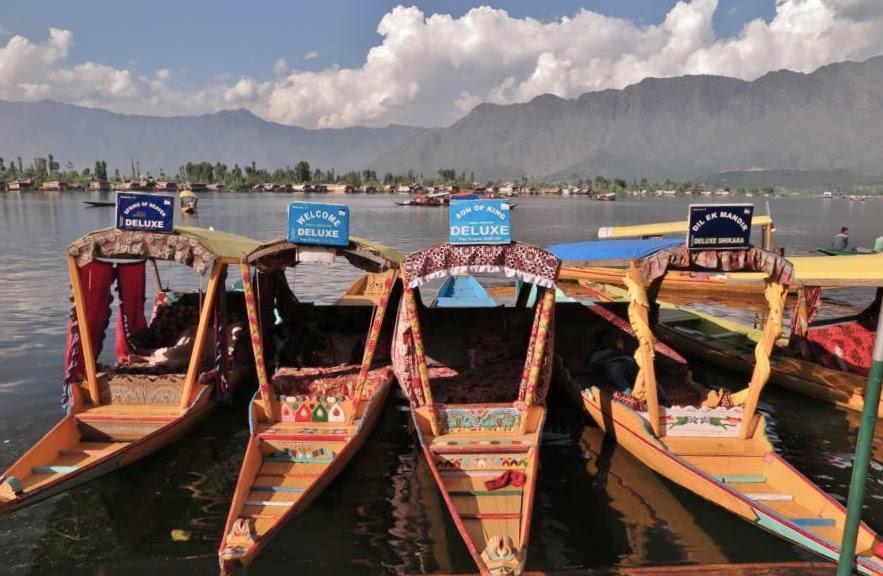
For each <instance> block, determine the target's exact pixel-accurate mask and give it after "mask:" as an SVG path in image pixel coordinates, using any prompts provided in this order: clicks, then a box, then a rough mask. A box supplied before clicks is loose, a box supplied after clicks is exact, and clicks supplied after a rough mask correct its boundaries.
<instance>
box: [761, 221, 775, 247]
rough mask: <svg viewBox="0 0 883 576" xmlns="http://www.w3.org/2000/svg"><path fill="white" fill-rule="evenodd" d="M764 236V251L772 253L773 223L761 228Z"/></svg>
mask: <svg viewBox="0 0 883 576" xmlns="http://www.w3.org/2000/svg"><path fill="white" fill-rule="evenodd" d="M760 231H761V235H762V247H763V249H764V250H767V251H770V250H772V249H773V223H772V222H770V223H769V224H764V225H763V226H761V228H760Z"/></svg>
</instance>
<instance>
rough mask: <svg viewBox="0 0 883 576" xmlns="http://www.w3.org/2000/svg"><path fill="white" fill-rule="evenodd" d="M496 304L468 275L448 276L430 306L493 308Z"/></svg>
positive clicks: (476, 281)
mask: <svg viewBox="0 0 883 576" xmlns="http://www.w3.org/2000/svg"><path fill="white" fill-rule="evenodd" d="M496 305H497V303H496V302H495V301H494V299H493V298H491V297H490V296H489V295H488V293H487V290H485V289H484V287H483V286H482V285H481V284H480V283H479V282H478V280H476V279H475V278H474V277H472V276H469V275H463V276H449V277H448V278H447V279H446V280H445V283H444V284H442V286H441V288H439V290H438V295H437V296H436V297H435V300H433V301H432V308H493V307H495V306H496Z"/></svg>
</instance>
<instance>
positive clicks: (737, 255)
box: [639, 244, 794, 285]
mask: <svg viewBox="0 0 883 576" xmlns="http://www.w3.org/2000/svg"><path fill="white" fill-rule="evenodd" d="M639 266H640V269H641V279H642V280H643V281H644V282H652V281H653V280H656V279H657V278H660V277H662V276H664V275H665V273H666V271H667V270H668V269H669V268H672V269H675V270H693V269H701V270H716V271H721V272H738V271H749V272H763V273H764V274H766V276H767V278H769V279H770V280H772V281H774V282H778V283H779V284H784V285H788V284H791V283H792V282H793V278H794V266H793V265H792V264H791V262H789V261H788V260H786V259H785V257H784V256H780V255H778V254H776V253H775V252H770V251H768V250H763V249H761V248H757V247H755V246H750V247H749V248H746V249H744V250H699V251H696V250H690V249H688V248H687V245H686V244H682V245H681V246H678V247H676V248H670V249H664V250H660V251H658V252H656V253H654V254H651V255H649V256H646V257H645V258H643V259H641V261H640V263H639Z"/></svg>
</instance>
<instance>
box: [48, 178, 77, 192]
mask: <svg viewBox="0 0 883 576" xmlns="http://www.w3.org/2000/svg"><path fill="white" fill-rule="evenodd" d="M79 189H80V187H79V186H76V185H74V184H71V183H70V182H65V181H63V180H49V181H47V182H43V183H42V184H40V190H41V191H43V192H68V191H71V190H79Z"/></svg>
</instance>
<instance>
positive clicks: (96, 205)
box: [83, 200, 117, 208]
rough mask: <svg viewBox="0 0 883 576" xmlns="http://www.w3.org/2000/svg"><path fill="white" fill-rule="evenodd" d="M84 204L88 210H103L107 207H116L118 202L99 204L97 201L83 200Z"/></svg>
mask: <svg viewBox="0 0 883 576" xmlns="http://www.w3.org/2000/svg"><path fill="white" fill-rule="evenodd" d="M83 204H85V205H86V207H87V208H103V207H105V206H116V205H117V203H116V202H97V201H95V200H83Z"/></svg>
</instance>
